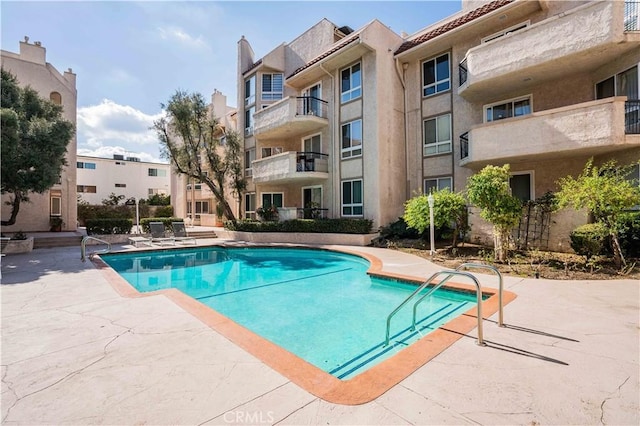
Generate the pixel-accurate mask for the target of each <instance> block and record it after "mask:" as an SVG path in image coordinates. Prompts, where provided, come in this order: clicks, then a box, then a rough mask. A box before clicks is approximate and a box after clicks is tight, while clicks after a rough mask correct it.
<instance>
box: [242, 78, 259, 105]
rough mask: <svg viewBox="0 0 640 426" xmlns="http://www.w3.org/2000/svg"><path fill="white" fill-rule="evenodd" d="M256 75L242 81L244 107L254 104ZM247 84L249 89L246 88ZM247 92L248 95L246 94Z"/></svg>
mask: <svg viewBox="0 0 640 426" xmlns="http://www.w3.org/2000/svg"><path fill="white" fill-rule="evenodd" d="M256 80H257V79H256V75H255V74H253V75H252V76H251V77H248V78H246V79H245V80H244V106H245V107H248V106H251V105H255V103H256ZM247 84H248V85H249V87H248V88H247ZM247 92H248V93H247Z"/></svg>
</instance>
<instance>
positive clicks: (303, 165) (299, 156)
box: [296, 152, 329, 172]
mask: <svg viewBox="0 0 640 426" xmlns="http://www.w3.org/2000/svg"><path fill="white" fill-rule="evenodd" d="M327 158H329V156H328V155H327V154H322V153H319V152H296V172H327V171H328V164H327V162H326V161H323V162H322V163H323V164H322V166H320V164H317V163H319V162H316V160H326V159H327Z"/></svg>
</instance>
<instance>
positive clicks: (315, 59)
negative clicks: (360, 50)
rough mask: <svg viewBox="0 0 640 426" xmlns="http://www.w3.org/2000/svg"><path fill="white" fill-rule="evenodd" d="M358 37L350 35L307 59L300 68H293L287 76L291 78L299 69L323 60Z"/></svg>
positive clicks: (301, 69)
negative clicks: (309, 59)
mask: <svg viewBox="0 0 640 426" xmlns="http://www.w3.org/2000/svg"><path fill="white" fill-rule="evenodd" d="M359 39H360V37H357V36H356V37H352V38H350V39H348V40H345V41H343V42H342V43H340V44H338V45H336V46H335V47H333V48H331V49H329V50H327V51H326V52H324V53H323V54H322V55H320V56H317V57H315V58H313V59H312V60H311V61H309V62H308V63H306V64H305V65H303V66H301V67H300V68H298V69H297V70H295V71H294V72H292V73H291V75H289V76H288V77H287V78H291V77H293V76H294V75H296V74H298V73H300V72H301V71H303V70H305V69H306V68H309V67H310V66H311V65H313V64H316V63H318V62H320V61H321V60H323V59H324V58H326V57H327V56H329V55H331V54H332V53H335V52H337V51H338V50H340V49H342V48H343V47H345V46H347V45H349V44H351V43H353V42H354V41H356V40H359Z"/></svg>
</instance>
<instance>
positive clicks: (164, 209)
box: [155, 206, 173, 217]
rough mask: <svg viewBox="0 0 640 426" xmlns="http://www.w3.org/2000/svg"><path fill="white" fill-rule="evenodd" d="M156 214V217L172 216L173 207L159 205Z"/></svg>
mask: <svg viewBox="0 0 640 426" xmlns="http://www.w3.org/2000/svg"><path fill="white" fill-rule="evenodd" d="M155 214H156V216H157V217H172V216H173V207H171V206H161V207H158V208H156V213H155Z"/></svg>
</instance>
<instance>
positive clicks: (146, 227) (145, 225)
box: [140, 217, 184, 233]
mask: <svg viewBox="0 0 640 426" xmlns="http://www.w3.org/2000/svg"><path fill="white" fill-rule="evenodd" d="M150 222H162V223H163V224H164V229H168V230H170V231H171V230H173V226H172V225H171V223H172V222H184V219H182V218H181V217H146V218H144V219H140V226H142V230H143V231H144V232H146V233H149V232H151V227H150V226H149V223H150Z"/></svg>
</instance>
